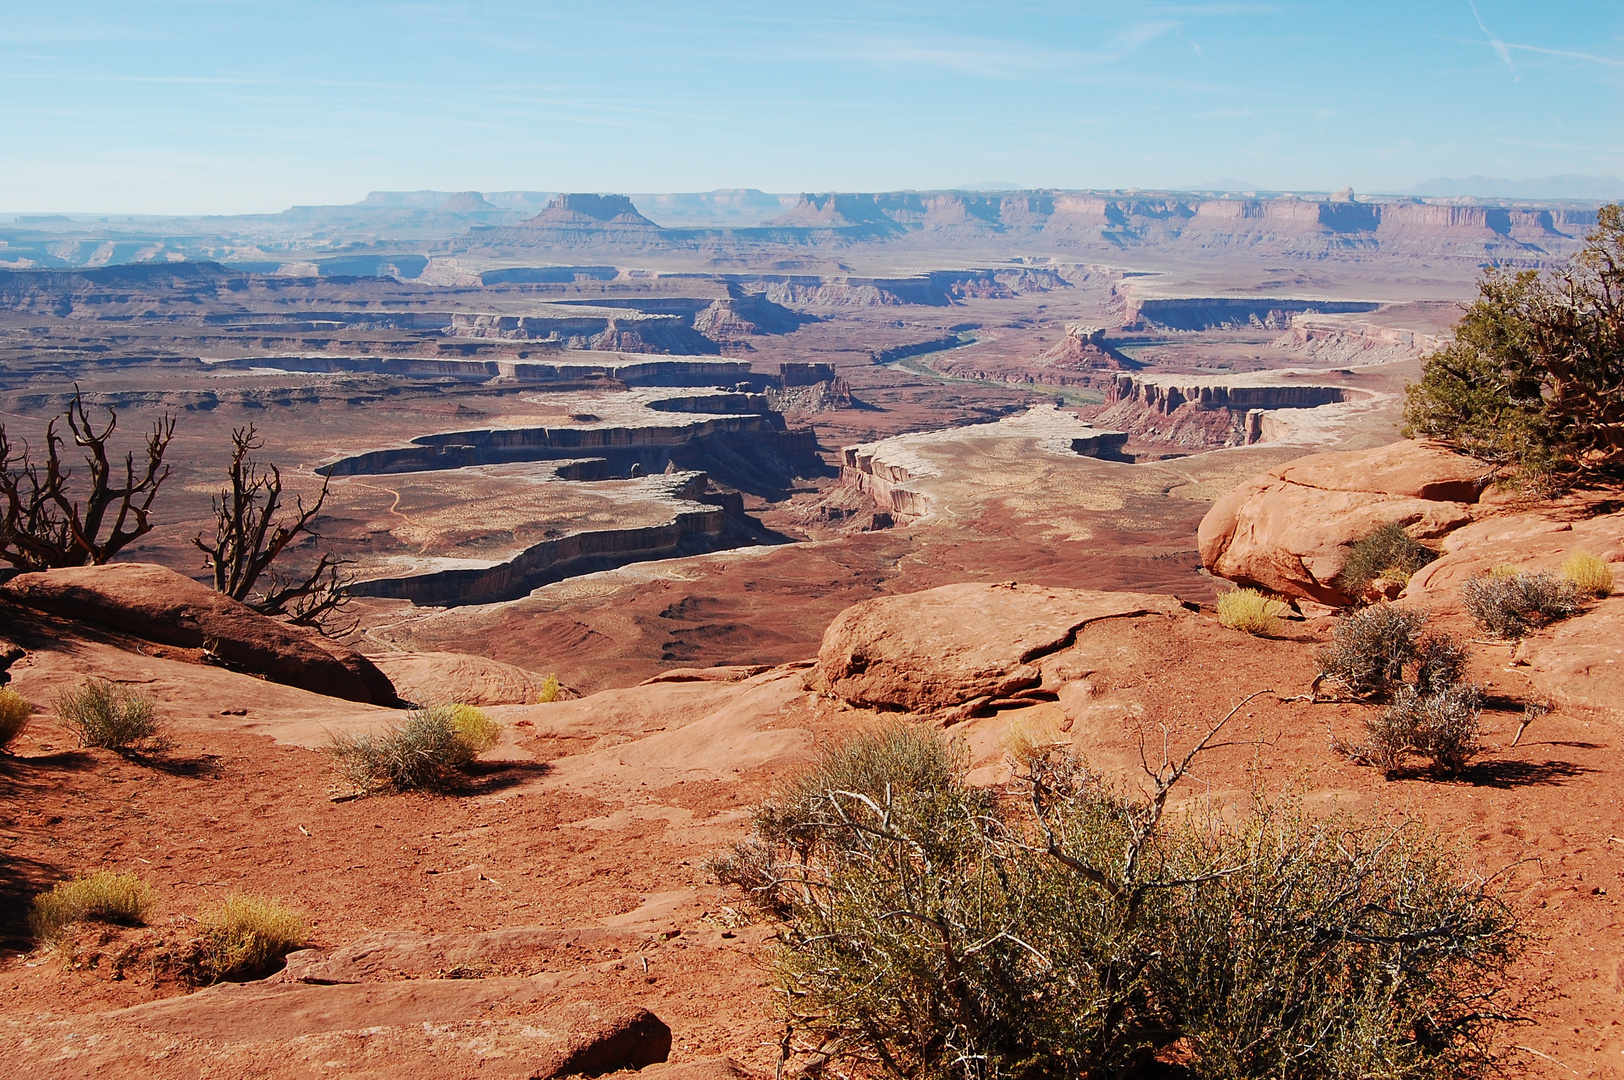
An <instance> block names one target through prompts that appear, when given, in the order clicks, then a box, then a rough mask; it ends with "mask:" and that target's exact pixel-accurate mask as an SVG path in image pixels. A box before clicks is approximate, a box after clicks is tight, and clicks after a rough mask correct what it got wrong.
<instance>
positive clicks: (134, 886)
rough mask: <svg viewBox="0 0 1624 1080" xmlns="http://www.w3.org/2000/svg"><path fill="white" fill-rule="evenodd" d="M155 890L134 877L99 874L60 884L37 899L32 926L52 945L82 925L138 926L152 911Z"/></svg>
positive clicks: (31, 915)
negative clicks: (72, 928) (61, 935)
mask: <svg viewBox="0 0 1624 1080" xmlns="http://www.w3.org/2000/svg"><path fill="white" fill-rule="evenodd" d="M152 899H153V897H152V887H151V886H149V885H148V884H147V883H146V882H144V881H142V880H141V879H140V878H139V877H137V876H136V875H134V874H115V873H113V872H112V871H110V870H97V871H96V872H94V873H91V874H81V875H79V876H77V877H74V878H72V879H71V880H68V881H59V882H57V883H56V884H55V885H53V886H52V887H51V891H50V892H46V893H40V894H39V895H38V896H36V897H34V910H33V911H32V912H31V913H30V915H29V919H28V922H29V925H30V926H31V927H32V928H33V931H34V934H35V936H36V937H39V938H40V939H41V940H44V941H50V940H52V939H54V938H56V937H57V936H58V935H59V934H61V932H62V931H63V930H64V929H66V928H67V927H69V926H71V925H72V924H74V923H79V922H109V923H119V924H121V925H123V926H139V925H140V924H141V923H142V922H143V921H144V920H145V919H146V914H147V912H148V911H149V910H150V909H151V907H152Z"/></svg>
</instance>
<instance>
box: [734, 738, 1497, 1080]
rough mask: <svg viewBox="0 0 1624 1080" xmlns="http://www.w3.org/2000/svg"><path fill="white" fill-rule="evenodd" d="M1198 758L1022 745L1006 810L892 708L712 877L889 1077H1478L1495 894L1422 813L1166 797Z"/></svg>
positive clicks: (811, 1013)
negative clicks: (1136, 774)
mask: <svg viewBox="0 0 1624 1080" xmlns="http://www.w3.org/2000/svg"><path fill="white" fill-rule="evenodd" d="M1231 715H1233V714H1231ZM1222 726H1223V725H1222V723H1220V724H1219V725H1218V726H1217V728H1215V729H1214V732H1213V734H1215V733H1216V731H1217V730H1218V728H1221V727H1222ZM1211 738H1212V734H1209V736H1208V738H1207V740H1203V743H1202V745H1205V743H1206V742H1207V741H1209V740H1210V739H1211ZM1199 749H1200V747H1199V746H1198V747H1197V750H1199ZM1195 752H1196V751H1192V752H1191V754H1190V755H1188V756H1186V757H1185V758H1184V759H1183V760H1182V761H1180V762H1177V763H1169V764H1164V765H1163V766H1162V767H1161V768H1160V769H1159V770H1156V771H1155V772H1154V773H1153V774H1152V776H1151V787H1150V790H1149V792H1148V793H1146V794H1144V795H1132V794H1129V793H1127V792H1125V791H1122V790H1119V789H1117V788H1115V787H1113V786H1112V785H1110V784H1107V783H1105V782H1103V781H1102V780H1100V779H1099V778H1098V777H1095V776H1093V775H1091V774H1090V773H1089V772H1088V771H1087V770H1086V768H1084V767H1083V765H1082V764H1081V763H1080V762H1079V761H1077V760H1076V759H1075V758H1073V757H1071V756H1070V755H1069V754H1068V753H1067V752H1065V751H1064V750H1063V749H1062V748H1060V747H1058V746H1030V745H1029V746H1027V747H1025V748H1024V749H1023V750H1022V751H1021V753H1022V755H1023V757H1024V760H1023V761H1022V762H1021V763H1020V765H1021V781H1020V784H1019V791H1018V792H1017V793H1016V794H1018V795H1019V798H1015V799H1008V800H1000V799H998V798H995V797H994V796H993V795H992V794H990V793H988V792H985V791H981V790H978V789H975V788H972V787H970V786H969V785H968V784H967V783H966V782H965V772H966V768H967V762H966V761H965V758H964V755H963V753H962V752H961V751H959V750H956V749H955V748H953V747H951V746H948V745H945V744H943V743H942V742H941V741H940V740H939V739H937V738H936V736H935V735H934V734H932V733H931V732H928V731H922V730H918V729H914V728H909V727H906V726H904V725H901V724H898V725H894V726H891V727H887V728H883V729H881V730H879V731H878V732H875V733H873V734H871V735H868V736H864V737H861V738H858V739H856V740H854V741H851V742H849V743H846V744H843V745H840V746H836V747H834V748H832V749H831V750H829V751H827V752H825V753H824V754H823V755H822V756H821V757H820V758H819V759H818V761H817V762H816V763H815V764H814V766H813V767H812V768H811V769H810V770H809V771H808V772H806V773H805V774H803V775H802V776H800V777H797V778H795V779H792V780H791V781H789V782H788V783H786V784H785V785H784V786H783V787H782V788H781V789H780V791H779V793H778V794H777V796H776V797H774V798H773V799H771V800H770V801H769V802H767V803H766V804H765V805H764V806H762V807H761V808H760V809H759V810H758V812H757V814H756V822H755V825H756V827H755V831H754V833H753V835H752V837H751V839H750V840H748V841H746V842H745V843H743V844H742V845H740V846H739V847H738V848H737V849H736V850H735V851H734V852H732V853H730V854H729V855H728V856H726V857H724V858H722V859H720V860H718V861H717V862H716V863H714V864H713V866H714V867H715V869H716V870H717V871H718V872H719V875H720V876H722V877H723V878H724V879H726V880H728V881H732V882H736V883H738V884H740V885H742V886H744V887H745V888H746V889H747V890H749V891H750V892H751V894H752V895H754V896H755V897H757V898H758V899H759V900H760V901H761V902H762V903H763V906H764V907H766V908H767V909H769V910H772V911H775V912H777V913H778V914H780V915H781V917H782V918H783V919H784V927H783V931H782V934H781V936H780V945H779V948H778V952H777V959H776V962H777V975H776V985H777V988H778V990H779V992H780V995H781V997H780V1000H781V1002H782V1007H783V1009H784V1011H785V1012H786V1013H787V1016H786V1019H787V1020H788V1021H789V1022H790V1023H791V1024H792V1026H793V1028H794V1030H795V1031H797V1032H799V1033H801V1034H802V1035H803V1036H804V1037H807V1038H809V1040H810V1041H811V1043H812V1044H813V1045H821V1046H822V1047H824V1048H825V1049H826V1051H828V1052H832V1053H834V1054H836V1055H839V1056H844V1057H847V1058H850V1059H854V1061H855V1062H856V1063H858V1064H860V1065H862V1066H864V1067H867V1068H870V1069H873V1070H875V1071H877V1072H881V1073H884V1074H886V1075H890V1076H895V1077H907V1078H910V1080H920V1078H930V1080H934V1078H965V1080H971V1078H974V1080H993V1078H999V1077H1021V1078H1023V1080H1039V1078H1042V1080H1048V1078H1056V1080H1058V1078H1061V1077H1068V1078H1069V1077H1079V1076H1090V1077H1103V1076H1122V1075H1129V1074H1132V1073H1134V1072H1136V1071H1138V1070H1142V1069H1145V1068H1146V1067H1148V1066H1150V1065H1151V1064H1152V1062H1153V1061H1154V1060H1155V1059H1156V1058H1157V1056H1158V1055H1163V1056H1165V1055H1169V1054H1171V1055H1174V1056H1177V1057H1178V1058H1179V1060H1180V1061H1181V1062H1183V1063H1184V1064H1185V1065H1186V1066H1187V1067H1188V1068H1189V1070H1190V1073H1191V1075H1193V1076H1195V1077H1200V1078H1209V1077H1210V1078H1218V1077H1225V1078H1235V1077H1264V1076H1267V1077H1276V1078H1280V1080H1296V1078H1303V1080H1307V1078H1309V1077H1313V1078H1316V1080H1319V1078H1347V1080H1353V1078H1355V1077H1358V1078H1364V1077H1375V1076H1379V1077H1393V1078H1423V1077H1458V1076H1463V1075H1472V1074H1475V1073H1478V1072H1480V1071H1482V1070H1483V1069H1484V1067H1485V1066H1486V1065H1487V1064H1488V1062H1489V1061H1490V1059H1491V1057H1492V1043H1493V1041H1494V1040H1495V1038H1496V1037H1497V1035H1498V1033H1499V1031H1500V1028H1501V1027H1502V1025H1503V1021H1502V1020H1501V1019H1499V1018H1501V1017H1504V1016H1505V1015H1506V1013H1507V1005H1506V1002H1505V1000H1504V999H1505V998H1506V996H1507V991H1506V989H1505V987H1506V977H1507V973H1508V969H1509V967H1510V965H1511V964H1512V963H1513V961H1514V959H1515V958H1516V956H1517V955H1518V952H1519V949H1520V946H1521V938H1520V935H1519V933H1518V930H1517V924H1516V921H1515V919H1514V917H1513V916H1512V913H1511V912H1510V910H1509V909H1508V908H1507V907H1506V906H1505V905H1504V904H1503V903H1501V902H1500V901H1499V899H1498V898H1497V897H1495V896H1494V895H1493V894H1491V893H1490V892H1489V891H1488V889H1487V888H1486V887H1485V886H1484V885H1483V884H1482V883H1481V882H1478V881H1475V880H1471V879H1469V878H1467V877H1465V876H1464V875H1463V874H1462V872H1461V868H1460V867H1459V866H1458V865H1457V864H1456V863H1455V861H1454V859H1453V858H1452V856H1451V855H1450V854H1449V852H1448V851H1447V850H1446V849H1445V848H1443V847H1442V846H1441V844H1440V842H1439V841H1438V839H1437V838H1436V837H1434V836H1433V835H1432V834H1430V833H1428V832H1426V831H1425V830H1424V829H1422V828H1421V827H1420V826H1418V825H1417V824H1415V823H1413V822H1396V823H1394V822H1386V823H1370V822H1362V821H1357V820H1354V819H1352V818H1351V817H1348V816H1345V815H1338V816H1333V817H1330V818H1326V819H1316V818H1313V817H1311V816H1309V815H1308V814H1307V813H1306V812H1305V811H1304V810H1303V809H1302V807H1301V806H1300V805H1298V804H1296V803H1293V802H1290V801H1287V802H1283V803H1280V802H1277V803H1269V802H1265V801H1261V800H1260V801H1259V803H1258V804H1257V805H1256V806H1255V807H1254V809H1253V811H1252V812H1251V813H1250V814H1248V815H1245V816H1243V817H1242V818H1241V820H1239V821H1237V822H1226V821H1224V820H1222V818H1221V816H1220V815H1218V814H1216V813H1213V814H1207V813H1202V812H1199V811H1190V812H1185V813H1171V812H1168V811H1167V809H1166V808H1167V804H1168V798H1169V795H1170V793H1171V792H1172V790H1173V788H1174V787H1175V785H1176V784H1177V783H1178V781H1179V779H1180V778H1181V777H1182V776H1183V775H1185V772H1186V770H1187V769H1188V768H1189V766H1190V764H1191V762H1192V761H1193V760H1194V756H1195Z"/></svg>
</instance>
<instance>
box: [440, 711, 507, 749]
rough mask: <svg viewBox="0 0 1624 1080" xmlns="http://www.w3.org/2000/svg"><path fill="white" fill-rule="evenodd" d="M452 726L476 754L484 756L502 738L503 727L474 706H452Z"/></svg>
mask: <svg viewBox="0 0 1624 1080" xmlns="http://www.w3.org/2000/svg"><path fill="white" fill-rule="evenodd" d="M451 726H452V728H454V729H455V730H456V732H457V734H458V736H460V737H461V738H462V740H463V741H464V742H466V743H467V744H468V745H469V746H471V747H473V750H474V753H476V754H483V753H484V752H485V751H487V750H489V749H490V748H491V747H493V746H495V745H496V743H497V741H498V740H499V739H501V737H502V725H501V724H498V723H497V722H496V721H495V720H492V719H491V718H490V716H489V715H487V714H486V712H485V710H484V709H480V708H476V707H475V706H473V705H453V706H451Z"/></svg>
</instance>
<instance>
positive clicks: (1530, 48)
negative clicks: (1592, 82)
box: [1505, 44, 1624, 68]
mask: <svg viewBox="0 0 1624 1080" xmlns="http://www.w3.org/2000/svg"><path fill="white" fill-rule="evenodd" d="M1505 48H1507V49H1518V50H1520V51H1522V52H1531V53H1541V54H1543V55H1545V56H1566V57H1568V58H1569V59H1571V60H1589V61H1590V62H1591V63H1593V64H1606V65H1607V66H1608V67H1616V68H1624V60H1615V59H1612V58H1611V57H1607V56H1595V55H1592V54H1591V53H1582V52H1569V51H1568V50H1567V49H1546V48H1541V47H1540V46H1538V45H1517V44H1510V45H1507V46H1505Z"/></svg>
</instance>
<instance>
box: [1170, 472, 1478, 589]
mask: <svg viewBox="0 0 1624 1080" xmlns="http://www.w3.org/2000/svg"><path fill="white" fill-rule="evenodd" d="M1489 474H1490V468H1489V466H1487V465H1485V464H1483V463H1482V462H1480V461H1477V460H1474V459H1472V458H1468V457H1463V456H1461V455H1459V454H1455V453H1451V452H1450V451H1447V450H1444V449H1442V448H1440V447H1438V446H1435V445H1432V444H1429V443H1421V442H1413V441H1405V442H1398V443H1393V444H1391V445H1389V446H1383V447H1379V448H1377V449H1375V450H1362V451H1355V452H1351V453H1331V454H1314V455H1311V456H1309V457H1305V458H1299V459H1298V460H1296V461H1291V462H1287V463H1286V464H1284V465H1281V466H1278V467H1276V468H1274V469H1271V470H1269V471H1268V472H1266V473H1264V474H1263V475H1261V476H1257V477H1254V478H1252V479H1251V480H1248V481H1247V482H1246V483H1244V484H1242V485H1241V486H1240V487H1238V488H1236V489H1235V490H1234V491H1231V492H1230V493H1229V494H1228V495H1225V496H1224V497H1223V498H1221V499H1219V500H1218V501H1217V502H1216V503H1215V504H1213V507H1212V509H1211V510H1210V511H1208V512H1207V516H1206V517H1204V518H1203V519H1202V520H1201V527H1200V529H1199V530H1198V532H1197V540H1198V542H1199V544H1200V548H1201V561H1202V563H1203V564H1204V565H1205V566H1206V568H1207V569H1208V570H1209V571H1210V572H1211V573H1213V574H1216V575H1217V576H1219V577H1223V578H1228V579H1229V580H1231V581H1234V582H1237V583H1239V584H1242V585H1248V586H1255V587H1258V588H1262V589H1266V590H1268V591H1270V592H1272V593H1276V594H1278V595H1281V596H1287V597H1291V598H1293V599H1300V600H1310V601H1314V602H1316V603H1320V604H1329V605H1332V606H1333V607H1342V606H1345V605H1347V604H1351V603H1353V602H1354V601H1355V600H1357V599H1359V598H1358V597H1353V596H1349V595H1348V594H1347V593H1345V592H1343V591H1342V589H1341V588H1340V587H1339V586H1338V585H1337V584H1336V577H1337V575H1338V574H1340V573H1341V572H1342V567H1343V564H1344V563H1345V562H1346V561H1347V557H1348V550H1349V549H1350V548H1351V547H1352V546H1353V545H1354V544H1355V543H1357V542H1358V541H1359V540H1361V539H1363V538H1364V537H1366V536H1368V535H1369V534H1370V533H1372V532H1374V531H1375V530H1376V529H1377V528H1378V527H1380V526H1382V525H1386V524H1389V523H1391V522H1397V523H1399V524H1400V525H1403V526H1404V528H1405V529H1406V531H1408V532H1409V534H1410V535H1411V536H1413V537H1415V538H1416V539H1417V540H1435V539H1438V538H1440V537H1442V536H1445V535H1447V534H1448V533H1450V532H1452V531H1454V530H1455V529H1458V528H1460V527H1461V526H1463V525H1466V524H1467V523H1469V522H1470V521H1472V520H1473V516H1474V510H1473V504H1475V503H1476V502H1477V500H1478V496H1479V495H1480V494H1481V492H1482V491H1483V488H1484V487H1485V485H1486V484H1487V482H1488V479H1489Z"/></svg>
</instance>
